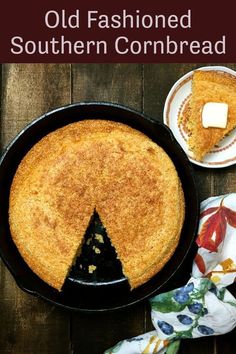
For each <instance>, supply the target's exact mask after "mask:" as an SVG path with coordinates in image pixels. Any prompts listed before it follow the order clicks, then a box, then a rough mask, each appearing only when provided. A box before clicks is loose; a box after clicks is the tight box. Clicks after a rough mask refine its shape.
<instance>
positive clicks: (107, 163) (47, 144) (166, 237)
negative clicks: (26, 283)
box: [9, 120, 184, 290]
mask: <svg viewBox="0 0 236 354" xmlns="http://www.w3.org/2000/svg"><path fill="white" fill-rule="evenodd" d="M94 210H96V211H97V213H98V214H99V216H100V218H101V220H102V222H103V225H104V226H105V228H106V230H107V233H108V235H109V237H110V240H111V242H112V244H113V246H114V247H115V249H116V252H117V255H118V257H119V259H120V261H121V264H122V268H123V272H124V274H125V275H126V276H127V278H128V280H129V283H130V285H131V288H135V287H137V286H139V285H141V284H143V283H145V282H146V281H147V280H148V279H150V278H151V277H152V276H153V275H154V274H155V273H157V272H158V271H159V270H160V269H161V268H162V267H163V266H164V265H165V264H166V262H167V261H168V260H169V258H170V257H171V255H172V254H173V253H174V251H175V248H176V246H177V244H178V241H179V237H180V233H181V229H182V225H183V219H184V197H183V191H182V187H181V183H180V179H179V177H178V174H177V172H176V169H175V167H174V164H173V163H172V161H171V159H170V158H169V157H168V155H167V154H166V153H165V152H164V150H163V149H162V148H161V147H159V146H158V145H157V144H155V143H154V142H153V141H151V140H150V139H149V138H148V137H146V136H145V135H144V134H142V133H140V132H138V131H136V130H134V129H132V128H130V127H128V126H126V125H124V124H120V123H115V122H110V121H104V120H100V121H99V120H84V121H81V122H78V123H73V124H70V125H68V126H65V127H63V128H61V129H58V130H56V131H54V132H52V133H50V134H49V135H47V136H46V137H44V138H43V139H42V140H40V141H39V142H38V143H37V144H36V145H35V146H34V147H33V148H32V149H31V150H30V151H29V152H28V153H27V155H26V156H25V157H24V159H23V160H22V161H21V163H20V165H19V167H18V169H17V172H16V174H15V177H14V180H13V183H12V186H11V192H10V206H9V222H10V229H11V234H12V238H13V240H14V242H15V244H16V246H17V248H18V250H19V252H20V253H21V255H22V257H23V258H24V260H25V261H26V263H27V264H28V265H29V267H30V268H31V269H32V270H33V271H34V272H35V273H36V274H37V275H38V276H39V277H40V278H42V279H43V280H44V281H45V282H46V283H48V284H50V285H51V286H53V287H54V288H56V289H58V290H61V288H62V286H63V283H64V281H65V278H66V276H67V275H68V272H69V270H70V268H71V266H72V264H73V262H74V260H75V258H76V256H77V255H78V254H79V252H80V248H81V245H82V242H83V238H84V234H85V231H86V229H87V227H88V225H89V222H90V219H91V217H92V215H93V212H94Z"/></svg>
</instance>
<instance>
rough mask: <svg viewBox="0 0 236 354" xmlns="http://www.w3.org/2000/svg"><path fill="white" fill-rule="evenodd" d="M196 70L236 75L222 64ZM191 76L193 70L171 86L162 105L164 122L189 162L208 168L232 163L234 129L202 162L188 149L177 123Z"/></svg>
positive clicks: (234, 158)
mask: <svg viewBox="0 0 236 354" xmlns="http://www.w3.org/2000/svg"><path fill="white" fill-rule="evenodd" d="M197 70H217V71H223V72H226V73H230V74H231V75H234V76H236V71H234V70H231V69H229V68H227V67H224V66H204V67H202V68H198V69H197ZM192 77H193V71H190V72H189V73H187V74H185V75H184V76H182V77H181V78H180V79H179V80H178V81H177V82H176V83H175V84H174V85H173V87H172V88H171V90H170V92H169V94H168V96H167V98H166V102H165V106H164V123H165V124H166V125H168V127H169V128H170V129H171V130H172V132H173V134H174V136H175V138H176V139H177V141H178V142H179V144H180V145H181V146H182V148H183V149H184V151H185V152H186V154H187V155H188V158H189V160H190V161H191V162H193V163H195V164H196V165H199V166H203V167H208V168H221V167H226V166H230V165H233V164H235V163H236V129H234V130H233V131H232V132H231V133H230V134H229V135H228V136H226V137H225V138H224V139H222V140H221V142H220V143H219V144H218V146H217V147H215V148H214V149H213V150H212V151H211V152H210V153H208V154H207V155H206V156H205V157H204V159H203V161H202V162H199V161H197V160H195V159H194V158H193V155H192V153H191V151H190V150H189V149H188V145H187V135H186V133H185V132H184V130H183V128H182V126H181V125H179V124H178V117H179V115H180V114H181V113H182V111H183V109H184V107H185V104H186V102H187V101H188V99H189V97H190V95H191V85H192Z"/></svg>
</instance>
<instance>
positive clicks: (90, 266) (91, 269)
mask: <svg viewBox="0 0 236 354" xmlns="http://www.w3.org/2000/svg"><path fill="white" fill-rule="evenodd" d="M96 269H97V267H96V266H95V265H93V264H90V265H89V267H88V272H89V274H92V273H93V272H94V271H95V270H96Z"/></svg>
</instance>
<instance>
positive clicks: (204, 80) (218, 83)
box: [185, 70, 236, 161]
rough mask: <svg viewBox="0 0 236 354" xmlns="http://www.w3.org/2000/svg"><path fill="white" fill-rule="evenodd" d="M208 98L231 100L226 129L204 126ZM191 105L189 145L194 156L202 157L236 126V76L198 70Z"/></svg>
mask: <svg viewBox="0 0 236 354" xmlns="http://www.w3.org/2000/svg"><path fill="white" fill-rule="evenodd" d="M208 102H218V103H226V104H228V120H227V126H226V128H225V129H222V128H213V127H211V128H204V127H203V125H202V109H203V106H204V105H205V104H206V103H208ZM189 104H190V109H189V110H188V111H187V117H185V120H187V130H188V132H189V139H188V145H189V148H190V149H191V151H192V152H193V154H194V158H195V159H196V160H198V161H201V160H202V159H203V158H204V156H205V155H206V154H207V153H208V152H210V151H211V150H212V149H213V147H214V146H215V145H217V144H218V143H219V142H220V141H221V140H222V139H223V138H224V137H225V136H226V135H227V134H228V133H229V132H231V130H233V129H234V128H235V127H236V77H235V76H233V75H230V74H228V73H224V72H220V71H201V70H196V71H195V72H194V74H193V80H192V95H191V98H190V102H189Z"/></svg>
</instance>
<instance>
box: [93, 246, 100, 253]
mask: <svg viewBox="0 0 236 354" xmlns="http://www.w3.org/2000/svg"><path fill="white" fill-rule="evenodd" d="M93 250H94V252H95V253H97V254H99V253H101V250H100V249H99V248H97V247H96V246H93Z"/></svg>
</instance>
